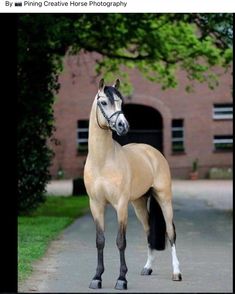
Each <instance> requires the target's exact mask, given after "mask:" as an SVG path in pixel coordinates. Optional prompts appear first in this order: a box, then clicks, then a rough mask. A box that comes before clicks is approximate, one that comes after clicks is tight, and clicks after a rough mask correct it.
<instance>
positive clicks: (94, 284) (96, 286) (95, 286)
mask: <svg viewBox="0 0 235 294" xmlns="http://www.w3.org/2000/svg"><path fill="white" fill-rule="evenodd" d="M89 288H91V289H101V288H102V283H101V281H100V280H92V281H91V283H90V286H89Z"/></svg>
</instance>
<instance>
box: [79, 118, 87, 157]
mask: <svg viewBox="0 0 235 294" xmlns="http://www.w3.org/2000/svg"><path fill="white" fill-rule="evenodd" d="M88 126H89V121H88V120H79V121H78V123H77V144H78V151H79V152H86V151H87V150H88Z"/></svg>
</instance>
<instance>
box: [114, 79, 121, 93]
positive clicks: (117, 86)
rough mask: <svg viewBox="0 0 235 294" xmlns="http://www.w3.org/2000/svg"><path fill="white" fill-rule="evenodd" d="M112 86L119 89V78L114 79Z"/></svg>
mask: <svg viewBox="0 0 235 294" xmlns="http://www.w3.org/2000/svg"><path fill="white" fill-rule="evenodd" d="M113 87H114V88H116V89H117V90H118V89H119V87H120V80H119V79H116V81H115V83H114V85H113Z"/></svg>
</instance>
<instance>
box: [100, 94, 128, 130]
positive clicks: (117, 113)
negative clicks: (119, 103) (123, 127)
mask: <svg viewBox="0 0 235 294" xmlns="http://www.w3.org/2000/svg"><path fill="white" fill-rule="evenodd" d="M99 98H101V96H98V97H97V105H98V106H99V109H100V111H101V113H102V114H103V117H104V118H105V119H106V121H107V122H108V125H109V126H108V127H107V128H104V127H102V126H101V125H100V123H99V119H98V115H97V110H96V120H97V123H98V126H99V127H100V128H101V129H104V130H108V129H111V126H110V121H111V118H112V117H113V116H115V115H117V117H116V119H115V122H114V123H113V124H112V125H113V126H115V125H116V122H117V119H118V117H119V115H120V114H121V113H122V114H123V112H122V110H118V111H115V112H114V113H113V114H111V115H110V117H108V116H107V114H106V113H105V111H104V109H103V107H102V104H101V103H100V101H99Z"/></svg>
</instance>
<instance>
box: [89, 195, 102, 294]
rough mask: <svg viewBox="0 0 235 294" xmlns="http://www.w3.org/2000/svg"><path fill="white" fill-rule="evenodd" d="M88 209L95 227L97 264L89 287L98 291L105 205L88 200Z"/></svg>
mask: <svg viewBox="0 0 235 294" xmlns="http://www.w3.org/2000/svg"><path fill="white" fill-rule="evenodd" d="M90 208H91V213H92V216H93V218H94V222H95V225H96V248H97V257H98V264H97V268H96V274H95V276H94V277H93V279H92V281H91V283H90V286H89V287H90V288H92V289H99V288H102V279H101V276H102V274H103V272H104V260H103V249H104V244H105V238H104V208H105V205H104V204H103V203H99V202H96V201H94V200H92V199H90Z"/></svg>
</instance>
